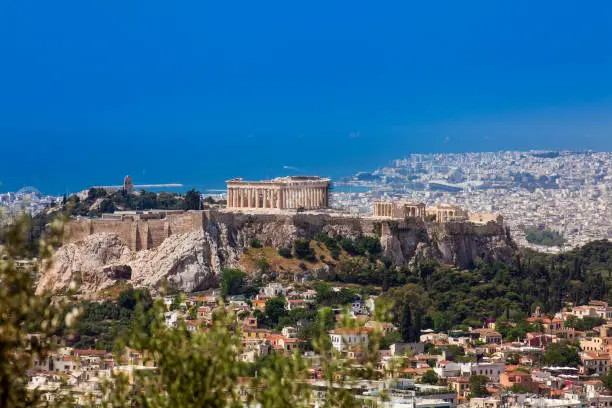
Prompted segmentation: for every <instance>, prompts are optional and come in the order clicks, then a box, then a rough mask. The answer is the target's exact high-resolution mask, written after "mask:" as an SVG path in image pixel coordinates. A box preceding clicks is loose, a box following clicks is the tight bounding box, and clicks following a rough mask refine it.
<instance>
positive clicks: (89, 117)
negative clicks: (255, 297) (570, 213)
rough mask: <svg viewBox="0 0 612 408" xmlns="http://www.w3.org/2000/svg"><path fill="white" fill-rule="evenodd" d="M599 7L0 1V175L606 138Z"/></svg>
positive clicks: (609, 60)
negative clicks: (0, 142)
mask: <svg viewBox="0 0 612 408" xmlns="http://www.w3.org/2000/svg"><path fill="white" fill-rule="evenodd" d="M610 15H612V4H611V3H609V2H606V1H589V2H576V1H512V2H509V1H508V2H492V1H467V2H444V1H442V2H435V3H432V2H406V1H397V2H390V1H389V2H369V1H368V2H366V1H363V2H360V1H352V2H348V1H346V2H317V1H311V2H300V3H298V2H287V1H283V2H265V1H264V2H242V1H223V2H207V1H205V2H201V1H200V2H156V1H146V2H145V1H142V2H139V1H129V2H125V1H104V2H83V1H80V2H76V1H75V2H59V3H58V2H42V1H33V2H23V1H12V0H9V1H4V2H2V3H0V38H1V40H0V56H1V59H0V135H1V137H2V141H3V142H4V143H3V144H2V146H3V147H2V150H3V155H2V159H1V161H0V182H1V183H2V184H1V185H0V191H3V190H15V189H18V188H19V187H21V186H23V185H35V186H37V187H39V188H40V189H41V190H44V191H46V192H50V193H57V192H63V191H65V190H68V191H74V190H78V189H81V188H85V187H87V186H89V185H92V184H109V183H116V182H118V181H120V180H121V179H122V178H123V176H124V175H125V174H131V175H132V177H133V178H134V180H135V182H136V183H140V182H142V183H162V182H182V183H185V184H188V185H195V186H201V187H203V188H204V187H209V188H216V187H221V186H223V181H224V180H225V179H227V178H230V177H237V176H243V177H245V178H261V177H273V176H279V175H285V174H291V173H298V172H299V173H313V174H314V173H316V174H322V175H330V176H333V177H338V176H342V175H347V174H350V173H351V172H353V171H355V170H367V169H371V168H376V167H378V166H381V165H384V164H386V163H388V162H389V161H390V160H392V159H393V158H396V157H402V156H404V155H407V154H410V153H414V152H452V151H490V150H500V149H530V148H556V149H564V148H570V149H579V148H591V149H595V150H610V149H612V136H611V135H610V133H611V132H610V129H611V125H612V119H610V118H612V115H611V113H612V75H610V73H611V72H612V25H611V24H609V22H610V18H609V17H610Z"/></svg>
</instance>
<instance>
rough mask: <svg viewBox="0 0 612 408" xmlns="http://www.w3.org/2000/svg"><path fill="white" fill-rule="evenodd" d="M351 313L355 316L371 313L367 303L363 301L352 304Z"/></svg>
mask: <svg viewBox="0 0 612 408" xmlns="http://www.w3.org/2000/svg"><path fill="white" fill-rule="evenodd" d="M351 312H353V314H355V315H367V314H368V313H369V311H368V308H367V307H366V304H365V302H364V301H362V300H356V301H354V302H353V303H351Z"/></svg>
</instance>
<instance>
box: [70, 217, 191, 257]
mask: <svg viewBox="0 0 612 408" xmlns="http://www.w3.org/2000/svg"><path fill="white" fill-rule="evenodd" d="M201 229H202V212H200V211H188V212H185V213H181V214H168V215H167V216H166V218H161V219H149V220H123V221H121V220H103V219H99V218H94V219H82V220H72V221H71V222H70V223H68V225H67V226H66V240H67V242H76V241H81V240H83V239H85V238H86V237H88V236H89V235H93V234H99V233H112V234H116V235H117V236H118V237H119V238H120V239H121V240H122V241H123V242H124V243H125V244H126V245H127V246H128V247H129V248H130V249H132V250H134V251H139V250H142V249H152V248H157V247H158V246H160V245H161V243H162V242H164V240H165V239H166V238H168V237H169V236H170V235H174V234H185V233H188V232H191V231H197V230H201Z"/></svg>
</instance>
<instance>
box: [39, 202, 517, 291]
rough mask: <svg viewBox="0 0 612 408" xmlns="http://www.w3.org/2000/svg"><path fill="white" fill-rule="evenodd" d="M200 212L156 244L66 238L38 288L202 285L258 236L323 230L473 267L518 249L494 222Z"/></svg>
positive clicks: (284, 239) (390, 250) (282, 238)
mask: <svg viewBox="0 0 612 408" xmlns="http://www.w3.org/2000/svg"><path fill="white" fill-rule="evenodd" d="M200 217H201V218H200V219H201V226H198V227H197V228H194V229H193V230H192V231H191V232H186V233H179V234H175V235H170V236H169V237H167V238H166V239H165V240H164V241H163V242H162V243H161V244H160V245H159V246H156V247H155V248H153V249H147V250H141V251H133V250H131V249H130V248H129V247H128V245H127V243H126V242H125V240H122V239H121V238H120V235H116V234H113V233H94V234H93V235H90V236H87V237H85V238H84V239H81V240H79V241H76V242H71V243H67V244H65V245H64V246H62V247H61V248H60V249H59V250H58V252H57V253H56V255H55V257H54V263H53V265H52V267H51V268H49V269H48V270H47V271H45V272H44V273H43V274H42V276H41V279H40V281H39V285H38V291H39V292H41V291H44V290H51V291H56V292H57V291H65V290H67V289H68V288H69V287H70V284H71V282H79V283H80V288H81V291H82V292H83V293H93V292H96V291H99V290H101V289H104V288H106V287H109V286H111V285H113V284H114V283H115V282H116V281H118V280H128V281H130V283H131V284H132V285H134V286H136V287H149V288H152V289H155V288H158V287H160V285H164V284H165V285H168V286H169V287H171V288H176V289H179V290H182V291H187V292H190V291H196V290H202V289H206V288H209V287H211V286H213V285H215V284H217V279H218V274H219V272H220V271H221V268H223V267H235V266H238V264H239V260H240V255H241V254H242V251H243V249H244V248H246V247H247V246H248V245H249V242H250V241H251V240H252V239H253V238H255V239H257V240H259V241H260V242H261V243H262V244H263V245H266V246H273V247H276V248H278V247H289V246H291V245H292V242H293V241H294V240H295V239H297V238H307V239H309V238H313V237H314V236H315V235H316V234H317V233H320V232H324V233H327V234H328V235H330V236H341V237H351V238H358V237H361V236H364V235H370V236H377V237H379V238H380V240H381V244H382V247H383V251H384V254H385V256H386V257H387V258H388V259H390V260H391V261H392V263H393V264H395V265H402V264H406V263H410V262H414V261H415V260H416V259H419V258H436V259H439V260H440V261H441V262H444V263H448V264H455V265H457V266H460V267H469V266H470V265H472V264H473V263H474V261H475V260H476V259H477V258H482V259H485V260H499V261H505V262H511V261H512V259H513V253H514V244H513V242H512V240H511V239H510V237H509V236H508V234H507V233H506V230H505V228H504V227H503V225H501V224H497V223H494V222H491V223H489V224H486V225H476V224H471V223H464V222H461V223H446V224H435V223H424V222H423V221H420V220H416V219H413V220H405V221H382V222H381V221H377V220H375V219H373V218H359V217H349V216H341V215H333V214H309V213H294V214H256V213H251V214H245V213H238V212H215V211H205V212H203V214H200ZM128 227H129V226H128Z"/></svg>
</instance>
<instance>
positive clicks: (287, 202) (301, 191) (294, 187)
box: [227, 176, 330, 210]
mask: <svg viewBox="0 0 612 408" xmlns="http://www.w3.org/2000/svg"><path fill="white" fill-rule="evenodd" d="M329 185H330V179H327V178H321V177H316V176H290V177H280V178H275V179H273V180H264V181H244V180H242V179H241V178H236V179H232V180H228V181H227V208H233V209H252V208H263V209H265V208H268V209H299V208H303V209H305V210H313V209H320V208H327V207H328V205H329Z"/></svg>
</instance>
